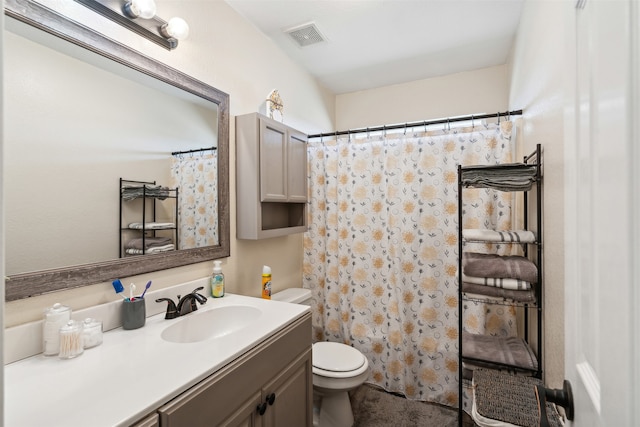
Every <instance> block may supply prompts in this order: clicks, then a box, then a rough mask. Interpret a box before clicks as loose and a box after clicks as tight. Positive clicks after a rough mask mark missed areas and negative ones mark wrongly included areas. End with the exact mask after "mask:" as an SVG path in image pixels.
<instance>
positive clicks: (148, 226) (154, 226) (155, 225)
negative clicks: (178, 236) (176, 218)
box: [129, 222, 176, 230]
mask: <svg viewBox="0 0 640 427" xmlns="http://www.w3.org/2000/svg"><path fill="white" fill-rule="evenodd" d="M175 226H176V225H175V224H174V223H173V222H145V223H144V225H143V224H142V223H141V222H132V223H131V224H129V228H133V229H136V230H142V228H143V227H144V229H145V230H160V229H163V228H175Z"/></svg>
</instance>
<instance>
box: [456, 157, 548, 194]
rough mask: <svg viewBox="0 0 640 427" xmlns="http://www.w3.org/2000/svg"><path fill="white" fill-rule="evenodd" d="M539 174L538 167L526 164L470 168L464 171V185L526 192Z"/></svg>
mask: <svg viewBox="0 0 640 427" xmlns="http://www.w3.org/2000/svg"><path fill="white" fill-rule="evenodd" d="M537 173H538V169H537V166H535V165H526V164H524V163H509V164H502V165H489V166H477V167H469V168H466V169H463V170H462V185H463V186H464V187H475V188H494V189H496V190H501V191H526V190H530V189H531V186H532V185H533V183H534V181H535V179H536V174H537Z"/></svg>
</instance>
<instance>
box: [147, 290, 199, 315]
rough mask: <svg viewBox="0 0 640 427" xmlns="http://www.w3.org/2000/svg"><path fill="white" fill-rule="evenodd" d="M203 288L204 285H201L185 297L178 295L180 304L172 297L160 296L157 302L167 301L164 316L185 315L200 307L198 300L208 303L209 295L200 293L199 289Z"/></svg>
mask: <svg viewBox="0 0 640 427" xmlns="http://www.w3.org/2000/svg"><path fill="white" fill-rule="evenodd" d="M203 289H204V287H202V286H201V287H199V288H197V289H194V290H193V292H191V293H189V294H187V295H185V296H183V297H180V295H178V304H176V303H175V302H173V300H172V299H171V298H158V299H157V300H156V302H162V301H167V302H168V304H167V313H166V314H165V316H164V318H165V319H175V318H176V317H179V316H184V315H185V314H189V313H191V312H192V311H196V310H197V309H198V304H196V301H197V302H199V303H200V304H206V303H207V297H205V296H204V295H202V294H199V293H198V291H201V290H203Z"/></svg>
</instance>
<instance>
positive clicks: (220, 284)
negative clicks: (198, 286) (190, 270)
mask: <svg viewBox="0 0 640 427" xmlns="http://www.w3.org/2000/svg"><path fill="white" fill-rule="evenodd" d="M211 296H212V297H214V298H222V297H223V296H224V274H223V273H222V267H221V266H220V261H217V260H216V261H213V274H212V275H211Z"/></svg>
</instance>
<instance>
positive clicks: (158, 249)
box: [125, 243, 175, 255]
mask: <svg viewBox="0 0 640 427" xmlns="http://www.w3.org/2000/svg"><path fill="white" fill-rule="evenodd" d="M173 250H175V245H174V244H173V243H172V244H170V245H164V246H156V247H153V248H149V249H147V250H146V251H143V250H142V249H132V248H129V249H127V250H126V251H125V252H126V253H127V254H129V255H143V254H157V253H161V252H169V251H173Z"/></svg>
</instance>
